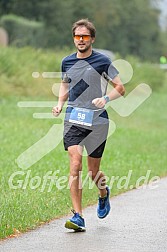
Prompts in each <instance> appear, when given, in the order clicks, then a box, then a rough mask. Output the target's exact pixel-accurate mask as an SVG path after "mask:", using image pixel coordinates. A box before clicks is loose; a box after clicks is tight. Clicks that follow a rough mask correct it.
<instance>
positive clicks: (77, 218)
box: [65, 211, 86, 232]
mask: <svg viewBox="0 0 167 252" xmlns="http://www.w3.org/2000/svg"><path fill="white" fill-rule="evenodd" d="M72 212H73V213H74V216H73V217H72V218H71V219H69V220H67V221H66V223H65V227H66V228H68V229H73V230H75V231H78V232H83V231H86V228H85V221H84V219H83V218H82V216H81V215H80V214H79V213H76V212H75V211H72Z"/></svg>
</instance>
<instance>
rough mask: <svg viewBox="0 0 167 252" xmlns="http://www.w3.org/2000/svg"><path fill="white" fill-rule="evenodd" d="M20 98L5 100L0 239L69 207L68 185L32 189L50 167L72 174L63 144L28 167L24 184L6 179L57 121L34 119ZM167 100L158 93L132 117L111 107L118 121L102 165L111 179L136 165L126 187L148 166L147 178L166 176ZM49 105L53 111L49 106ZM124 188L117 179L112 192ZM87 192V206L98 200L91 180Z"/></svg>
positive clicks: (113, 118)
mask: <svg viewBox="0 0 167 252" xmlns="http://www.w3.org/2000/svg"><path fill="white" fill-rule="evenodd" d="M26 99H27V97H26ZM29 99H31V97H29ZM20 100H24V98H23V97H22V99H21V98H20V97H10V98H5V99H2V100H1V115H2V119H1V126H0V127H1V132H2V134H1V154H0V155H1V157H0V160H1V170H0V175H1V176H0V177H1V185H0V190H1V195H0V205H1V226H0V237H1V238H4V237H6V236H8V235H10V234H12V233H13V232H14V230H15V229H17V230H19V231H20V232H23V231H25V230H27V229H32V228H34V227H36V226H37V225H39V224H40V223H43V222H46V221H48V220H50V219H53V218H56V217H58V216H61V215H64V214H67V213H68V212H69V210H70V207H69V206H71V202H70V197H69V189H65V190H58V188H57V187H56V186H53V187H52V189H51V191H50V192H48V189H49V184H47V185H46V187H45V189H44V191H43V192H41V188H42V182H41V184H40V186H39V187H38V188H36V189H34V190H33V189H31V186H30V180H31V178H33V177H35V176H39V177H40V178H41V179H42V181H43V176H44V175H45V174H46V173H47V172H48V171H52V174H53V172H54V171H56V170H60V172H59V173H58V177H60V176H65V175H66V176H67V175H68V156H67V153H66V152H64V150H63V145H62V143H60V144H59V146H58V147H57V148H56V149H54V150H53V151H51V152H50V153H49V154H47V155H46V156H45V157H43V158H42V159H41V160H40V161H39V162H37V163H36V164H34V165H33V166H32V167H30V168H29V169H28V170H30V177H29V179H28V185H27V187H26V189H22V188H20V189H10V188H9V185H8V181H9V178H10V176H11V175H12V173H13V172H16V171H22V170H21V169H20V168H19V167H17V165H16V163H15V159H16V158H17V157H18V156H19V155H20V154H21V153H22V152H23V151H24V150H25V149H27V148H28V147H30V146H31V145H32V144H33V143H35V142H36V141H38V140H39V139H40V138H41V137H43V136H44V135H45V134H46V133H47V132H48V130H49V129H50V128H51V126H52V125H53V120H52V119H45V120H44V119H43V120H37V119H33V118H32V113H33V112H34V109H32V108H18V107H17V106H16V104H17V102H18V101H20ZM166 105H167V101H166V95H165V94H159V93H154V94H152V96H151V97H150V98H149V99H148V100H147V101H146V102H145V103H144V104H143V105H142V106H141V107H140V108H138V109H137V110H136V112H134V113H133V114H132V115H131V116H129V117H128V118H121V117H119V116H118V115H116V114H115V112H112V111H109V114H110V117H111V118H112V120H113V121H114V122H115V123H116V125H117V128H116V131H115V133H114V134H113V135H112V136H111V137H110V138H109V139H108V141H107V146H106V149H105V152H104V157H103V160H102V165H101V169H102V170H104V171H105V174H106V175H107V176H108V177H109V178H111V177H112V176H119V177H122V176H127V175H128V172H129V170H132V175H131V180H130V183H129V185H128V188H127V189H129V186H130V185H133V186H134V187H135V183H136V181H137V179H138V178H139V177H140V176H145V175H146V172H147V171H148V170H151V174H150V177H149V180H150V179H151V178H152V177H153V176H156V175H158V176H165V175H167V169H166V163H167V156H166V148H167V140H166V132H167V126H166V123H165V121H166V119H167V115H166V114H165V113H164V108H165V107H166ZM35 110H36V111H37V110H38V111H39V110H40V109H39V108H38V109H37V108H36V109H35ZM45 110H47V111H48V112H49V109H45ZM83 164H84V165H83V166H84V168H83V170H84V176H86V174H87V169H86V159H85V158H84V161H83ZM26 174H27V171H25V175H17V176H16V178H15V180H14V184H15V185H17V183H18V180H21V183H22V180H23V181H25V177H26ZM24 183H25V182H24ZM48 183H49V180H48ZM34 184H36V182H35V181H34ZM123 184H124V182H122V185H123ZM62 185H63V184H62ZM64 185H65V184H64ZM66 185H67V183H66ZM22 187H23V185H22ZM122 187H123V186H122ZM124 190H125V189H124V188H120V189H118V188H117V181H115V182H114V183H113V186H112V195H117V194H119V193H120V192H122V191H124ZM83 196H84V197H83V206H84V207H85V206H87V205H90V204H92V203H95V202H96V201H97V190H96V188H95V187H93V189H92V190H89V189H88V183H87V184H86V186H85V187H84V191H83Z"/></svg>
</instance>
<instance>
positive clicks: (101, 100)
mask: <svg viewBox="0 0 167 252" xmlns="http://www.w3.org/2000/svg"><path fill="white" fill-rule="evenodd" d="M92 104H94V105H95V106H96V107H97V108H103V107H104V106H105V104H106V100H105V99H104V97H101V98H95V99H94V100H93V101H92Z"/></svg>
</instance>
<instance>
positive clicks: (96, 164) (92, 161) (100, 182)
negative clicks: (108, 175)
mask: <svg viewBox="0 0 167 252" xmlns="http://www.w3.org/2000/svg"><path fill="white" fill-rule="evenodd" d="M87 161H88V171H89V174H90V176H91V178H92V180H93V181H94V182H95V184H96V186H97V188H98V189H99V193H100V197H105V196H106V194H107V191H106V189H105V186H106V180H105V175H104V174H103V172H101V171H99V168H100V162H101V158H93V157H90V156H88V159H87Z"/></svg>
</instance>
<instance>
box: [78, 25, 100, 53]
mask: <svg viewBox="0 0 167 252" xmlns="http://www.w3.org/2000/svg"><path fill="white" fill-rule="evenodd" d="M94 40H95V38H92V37H91V35H90V31H89V30H88V29H87V28H86V27H85V26H79V27H77V28H76V30H75V36H74V44H75V46H76V48H77V49H78V51H79V52H81V53H84V52H86V51H88V50H89V48H90V47H91V45H92V44H93V42H94Z"/></svg>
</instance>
